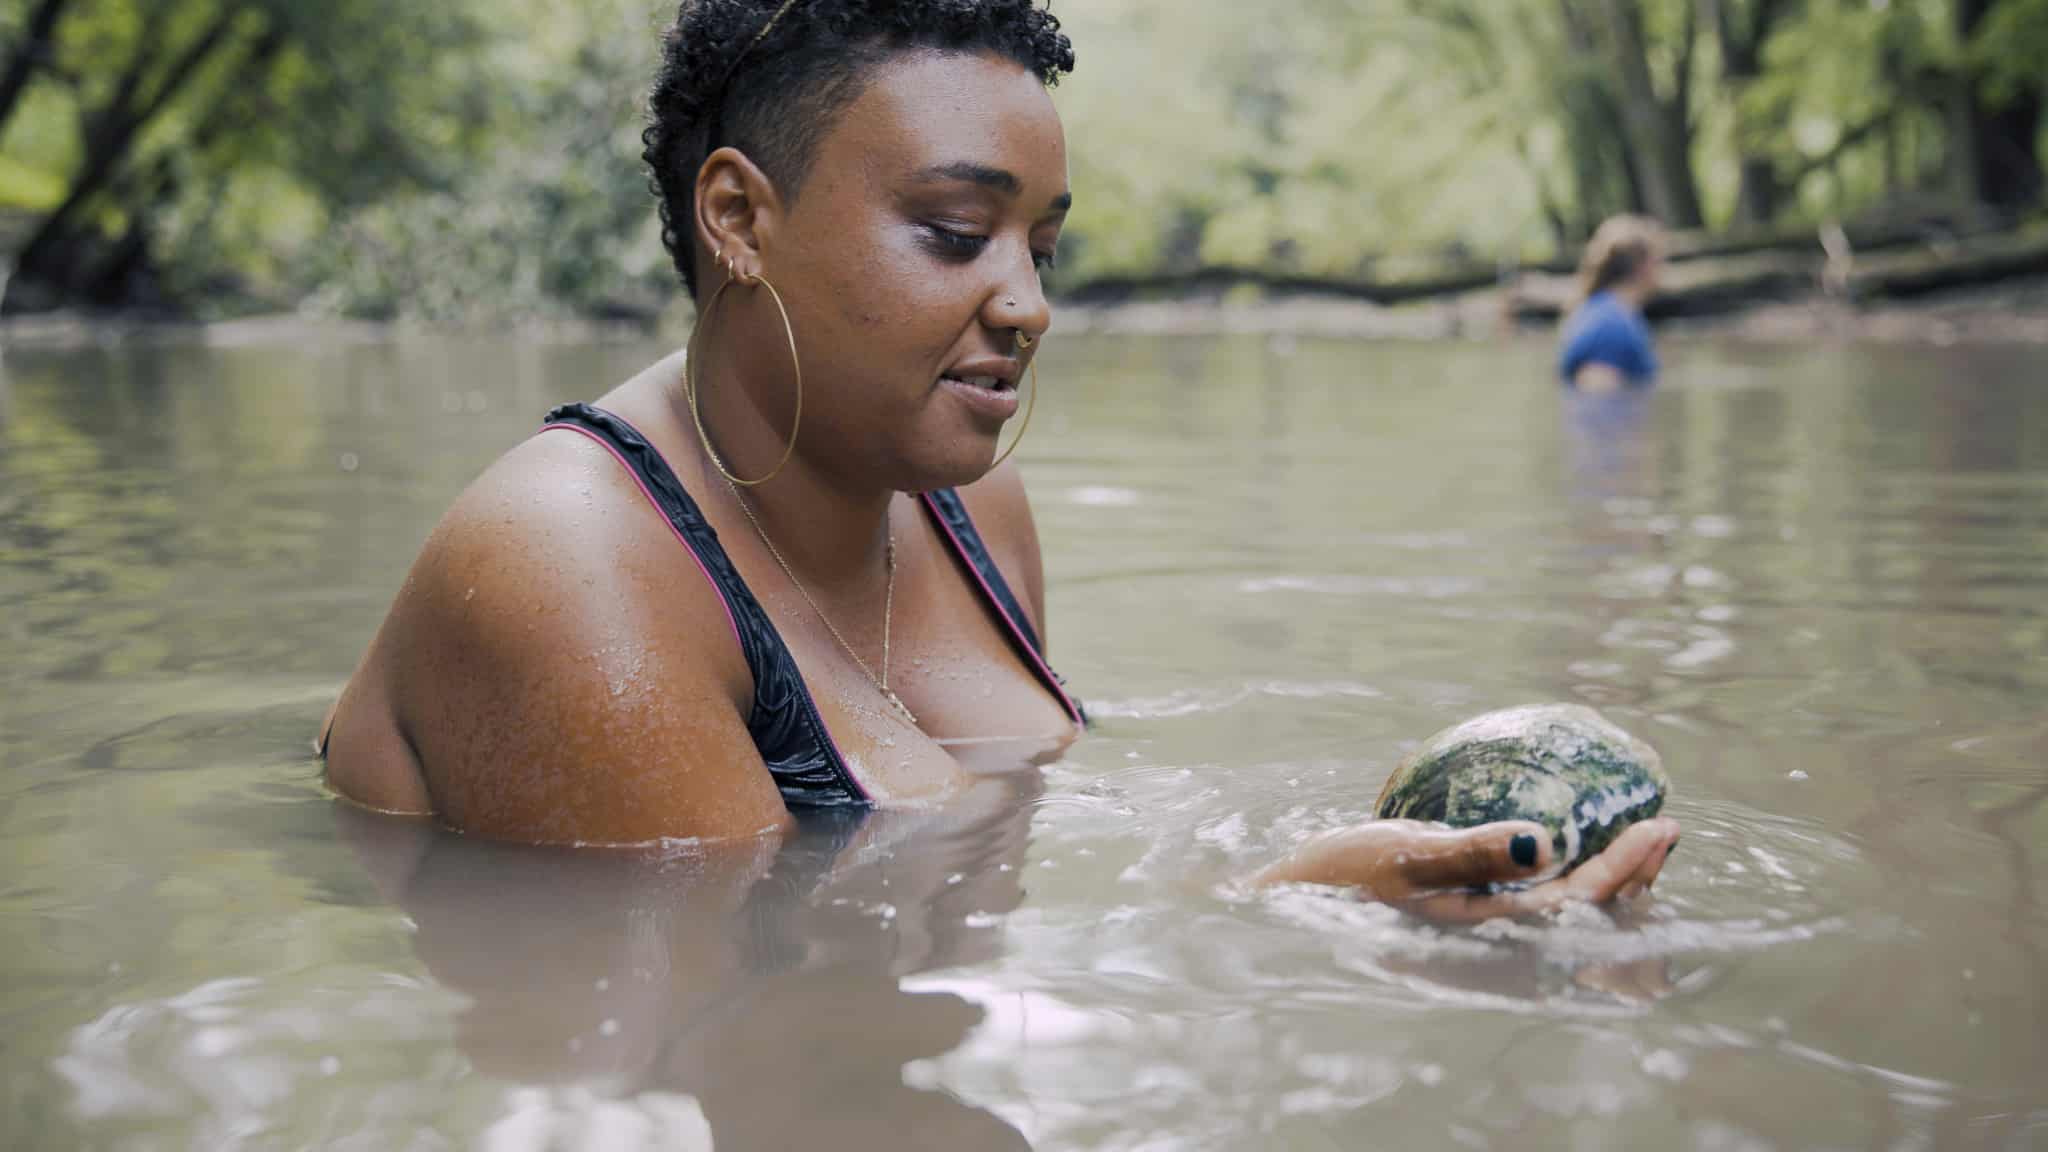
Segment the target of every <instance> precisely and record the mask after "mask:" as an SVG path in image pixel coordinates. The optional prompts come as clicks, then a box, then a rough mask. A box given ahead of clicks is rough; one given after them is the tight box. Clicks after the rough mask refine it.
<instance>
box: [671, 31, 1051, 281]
mask: <svg viewBox="0 0 2048 1152" xmlns="http://www.w3.org/2000/svg"><path fill="white" fill-rule="evenodd" d="M783 7H784V4H783V0H682V4H681V6H680V7H679V8H678V9H677V11H676V19H675V23H674V24H672V25H671V26H670V27H669V29H668V32H667V34H666V35H665V36H664V37H663V40H662V52H661V66H660V69H659V70H658V71H657V72H656V74H655V78H654V90H653V92H652V93H651V94H650V95H649V98H648V122H647V128H646V130H645V131H643V132H642V133H641V135H640V139H641V142H642V143H643V144H645V145H646V150H645V151H644V152H642V153H641V158H642V159H644V160H645V161H646V162H647V166H648V167H649V168H650V169H652V171H653V175H654V179H653V184H654V193H655V196H656V198H657V199H658V202H659V205H660V211H661V242H662V245H663V246H664V247H666V248H667V249H668V254H669V259H670V260H671V261H673V262H674V264H675V267H676V272H677V273H678V274H679V275H681V276H682V278H683V284H684V285H685V286H686V287H687V288H688V289H689V290H690V291H691V292H692V293H695V292H696V290H697V277H696V272H695V269H694V268H693V266H692V250H691V245H690V239H689V222H690V216H691V211H692V207H693V204H694V200H695V195H696V183H697V170H698V168H699V167H701V166H702V165H703V163H704V158H705V157H706V156H709V155H710V154H711V153H712V152H713V151H715V150H717V149H718V148H721V147H725V146H727V145H731V146H733V147H736V148H738V149H740V150H741V151H742V152H745V153H746V154H747V156H748V157H749V158H750V159H752V160H753V161H754V163H756V164H758V165H760V166H761V170H762V171H763V172H765V173H767V174H768V178H769V179H771V180H773V181H775V184H776V187H777V188H778V189H779V190H780V191H781V192H782V194H783V195H784V196H785V197H788V198H790V199H792V200H793V199H794V198H795V197H796V196H797V194H798V193H799V191H800V190H801V189H802V187H803V181H804V176H805V174H806V172H807V171H808V169H809V167H810V163H811V159H812V157H813V154H814V153H815V152H816V150H817V147H818V144H819V142H820V141H822V140H823V139H824V137H825V133H826V132H827V131H828V130H829V129H830V128H831V126H832V123H833V121H834V119H835V118H836V117H837V116H838V114H839V113H841V112H843V111H845V110H846V108H847V106H848V105H850V104H852V103H853V101H854V100H855V99H857V98H858V97H859V96H860V94H861V92H862V90H863V89H864V87H865V86H866V81H867V79H868V77H869V75H870V74H871V73H872V72H873V70H874V68H875V67H876V66H877V65H879V64H881V63H883V62H884V61H886V60H888V59H889V58H891V57H892V56H895V55H896V54H898V53H901V52H905V51H911V50H915V49H920V48H924V49H938V50H941V51H951V52H988V53H993V54H995V55H998V56H1001V57H1004V58H1006V59H1009V60H1013V61H1015V62H1016V63H1017V64H1018V65H1019V66H1021V67H1023V68H1027V69H1029V70H1030V71H1031V72H1033V73H1035V74H1036V75H1037V76H1038V78H1039V80H1040V81H1042V82H1043V83H1045V84H1046V85H1047V86H1051V85H1053V84H1056V83H1058V82H1059V78H1060V76H1062V75H1063V74H1065V73H1068V72H1071V71H1073V69H1074V46H1073V44H1072V43H1071V42H1070V41H1069V40H1068V39H1067V37H1066V36H1065V35H1064V34H1062V33H1061V32H1060V22H1059V19H1058V18H1057V17H1055V16H1054V15H1053V14H1052V13H1051V12H1049V11H1047V10H1046V9H1044V8H1041V7H1039V6H1038V4H1037V3H1036V0H796V2H795V3H793V4H791V5H790V6H789V7H788V10H787V11H785V12H783V13H782V15H781V18H780V19H779V20H778V19H775V17H776V14H777V12H778V10H781V9H782V8H783ZM771 20H774V24H773V27H770V23H769V22H770V21H771ZM764 28H766V29H768V34H767V35H766V36H765V37H761V32H762V29H764ZM757 37H760V40H759V42H758V43H756V42H755V41H756V38H757Z"/></svg>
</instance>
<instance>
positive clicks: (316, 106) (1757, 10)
mask: <svg viewBox="0 0 2048 1152" xmlns="http://www.w3.org/2000/svg"><path fill="white" fill-rule="evenodd" d="M1962 2H1963V0H1265V2H1262V3H1259V4H1245V3H1240V2H1237V0H1092V2H1090V3H1087V4H1074V5H1067V4H1062V5H1061V6H1060V12H1061V16H1062V18H1063V19H1064V20H1065V21H1066V24H1067V28H1068V30H1069V32H1070V33H1071V34H1072V35H1073V37H1074V39H1075V43H1076V46H1077V49H1078V53H1079V56H1080V67H1079V70H1078V71H1077V72H1076V73H1075V74H1074V76H1073V77H1071V78H1070V79H1069V80H1068V81H1067V82H1066V83H1065V84H1063V85H1062V87H1061V88H1060V89H1059V91H1058V93H1057V95H1056V99H1057V101H1058V104H1059V106H1060V108H1061V110H1062V113H1063V115H1064V116H1065V118H1066V121H1067V124H1068V134H1069V147H1070V152H1069V158H1070V165H1071V170H1072V178H1073V182H1074V188H1075V193H1076V200H1077V204H1076V210H1075V215H1074V217H1073V220H1072V222H1071V224H1070V227H1069V233H1068V238H1067V241H1066V244H1065V249H1066V250H1065V251H1064V252H1063V255H1062V264H1061V271H1060V273H1059V276H1060V280H1061V283H1063V284H1068V285H1072V284H1077V283H1081V282H1084V281H1086V280H1088V279H1090V278H1093V277H1098V276H1103V275H1111V274H1116V275H1132V274H1136V275H1143V274H1146V273H1151V272H1161V271H1186V270H1190V269H1193V268H1196V267H1199V266H1203V265H1213V264H1228V265H1244V266H1257V267H1261V268H1264V269H1268V270H1274V271H1285V272H1290V273H1300V274H1308V275H1325V276H1355V275H1392V274H1399V273H1400V272H1401V271H1402V270H1403V269H1404V268H1407V267H1409V266H1412V265H1417V264H1422V265H1430V264H1437V263H1443V262H1452V263H1470V262H1474V261H1479V262H1491V261H1511V260H1517V259H1527V258H1532V257H1545V256H1548V255H1551V254H1552V253H1555V252H1557V251H1558V250H1560V249H1561V248H1566V247H1568V246H1569V245H1571V244H1572V243H1574V242H1575V241H1576V240H1577V239H1579V238H1581V237H1583V236H1584V235H1585V234H1586V233H1587V232H1588V231H1589V230H1590V229H1591V228H1592V227H1593V226H1594V225H1595V224H1597V223H1598V221H1599V220H1600V219H1601V218H1603V217H1604V216H1606V215H1608V214H1611V213H1613V212H1618V211H1627V210H1640V209H1642V208H1643V207H1644V206H1645V204H1646V197H1649V198H1650V199H1655V198H1656V197H1654V196H1651V195H1650V194H1651V193H1652V192H1656V193H1658V194H1660V195H1663V196H1664V197H1665V199H1667V200H1668V199H1670V198H1671V197H1672V196H1673V195H1678V194H1681V193H1682V194H1684V195H1679V199H1684V197H1685V196H1690V197H1692V198H1693V199H1694V200H1695V201H1696V202H1697V203H1699V204H1700V205H1701V206H1702V207H1703V209H1704V217H1705V220H1706V223H1707V225H1708V226H1709V227H1710V228H1733V227H1755V226H1762V225H1778V226H1797V225H1805V224H1812V223H1816V222H1818V221H1820V220H1822V219H1826V218H1831V217H1839V216H1846V215H1855V214H1858V213H1865V212H1870V211H1875V210H1879V209H1882V208H1883V207H1884V206H1886V205H1888V204H1892V203H1896V202H1901V201H1912V202H1917V201H1923V200H1926V199H1927V198H1930V197H1935V196H1953V195H1957V194H1960V195H1963V196H1965V197H1967V196H1969V195H1971V194H1972V193H1973V190H1972V189H1971V188H1969V187H1967V180H1965V179H1963V178H1962V177H1959V176H1958V175H1957V164H1956V163H1955V158H1956V157H1957V156H1958V155H1961V153H1959V152H1958V150H1957V149H1958V145H1957V144H1956V140H1955V133H1956V132H1957V131H1958V127H1957V120H1956V109H1957V107H1958V104H1957V101H1956V93H1957V92H1958V91H1969V92H1972V93H1974V94H1975V97H1974V98H1975V99H1976V100H1977V101H1978V102H1979V103H1980V104H1982V105H1983V106H1984V107H1998V106H2003V105H2007V104H2011V103H2013V102H2021V103H2022V104H2024V102H2025V101H2028V100H2032V101H2036V102H2038V101H2039V100H2040V98H2041V92H2042V85H2043V68H2042V65H2041V61H2042V60H2044V59H2048V0H1992V2H1991V3H1990V4H1989V5H1988V8H1987V10H1986V11H1985V14H1984V17H1983V19H1982V20H1981V21H1980V22H1979V23H1978V25H1977V26H1976V27H1975V28H1974V30H1969V31H1967V34H1965V33H1964V32H1959V30H1958V29H1959V20H1958V10H1957V5H1958V4H1959V3H1962ZM53 3H54V4H55V9H54V10H55V11H58V12H59V13H60V15H59V18H58V19H57V20H56V21H55V23H54V25H53V27H54V33H53V36H52V38H51V41H50V44H49V45H48V49H47V51H46V52H43V53H42V54H41V55H37V56H34V57H33V60H34V64H35V67H34V68H32V69H30V70H29V72H27V73H25V74H26V75H29V76H30V78H31V79H30V82H29V83H28V85H27V87H26V88H25V89H24V90H23V91H22V92H21V94H20V98H19V99H18V100H16V101H14V102H13V103H12V106H11V107H10V106H8V105H7V103H6V102H5V100H4V99H0V215H13V216H16V217H21V218H26V219H30V220H32V221H35V220H40V221H42V222H44V223H45V224H47V223H49V222H50V221H52V220H55V221H56V223H57V224H58V225H60V227H54V228H45V229H43V231H45V232H48V233H50V234H51V237H52V238H45V240H44V242H43V243H42V246H41V247H40V248H34V247H33V246H31V249H29V250H25V251H24V252H23V253H20V255H22V256H23V258H24V260H25V262H26V263H28V264H33V263H35V260H36V259H41V260H42V261H43V263H42V265H41V272H40V275H42V276H43V277H44V278H45V279H49V280H51V281H53V282H55V283H56V284H57V285H58V286H59V288H61V289H62V291H63V292H65V293H71V294H74V295H84V296H87V297H90V298H107V299H114V300H127V299H133V298H134V296H135V293H136V291H137V289H136V288H135V284H136V283H137V280H136V277H137V276H138V275H140V274H142V273H146V274H147V276H146V278H145V280H144V281H142V282H143V283H147V284H154V285H155V290H156V291H157V293H158V294H159V295H161V296H163V297H166V298H168V299H170V300H172V301H175V302H177V303H179V304H181V305H182V306H184V307H187V308H196V309H198V310H201V311H207V310H216V311H218V310H222V309H229V308H236V307H251V306H278V305H282V304H291V303H296V302H309V303H310V304H311V306H313V307H316V308H321V309H328V310H335V311H341V312H347V313H352V314H368V315H379V316H395V315H417V316H422V317H426V318H431V319H443V320H445V319H462V318H468V317H475V316H479V315H493V314H496V315H503V314H508V313H509V314H513V315H526V314H538V313H548V312H558V311H579V312H591V311H598V312H606V313H629V314H647V313H651V312H653V311H656V310H658V309H659V308H660V307H661V306H662V304H663V302H664V301H665V299H666V298H667V297H668V296H669V295H670V293H671V292H672V287H671V281H672V277H671V274H670V272H669V270H668V267H667V260H666V256H665V254H664V253H663V252H662V251H661V248H660V244H659V239H658V235H657V233H656V223H655V217H654V212H653V206H652V201H651V198H650V197H649V195H648V193H647V189H646V179H645V176H644V173H643V171H642V169H641V165H640V161H639V158H638V157H639V150H640V144H639V139H638V132H639V128H640V123H641V118H640V102H641V94H642V90H643V88H644V85H645V84H646V82H647V80H648V78H649V76H650V75H651V70H652V65H653V61H654V56H655V51H656V47H657V37H658V32H659V27H660V25H661V23H662V21H663V18H664V17H665V16H667V15H668V14H669V10H670V5H669V0H433V2H432V3H420V2H418V0H321V2H320V3H307V2H305V0H0V75H4V70H5V69H6V68H7V67H8V66H9V64H10V62H11V61H14V60H16V59H17V58H18V57H20V54H21V52H22V50H23V47H24V45H27V44H29V43H30V41H31V40H32V39H33V32H32V27H33V22H34V18H35V16H36V14H37V13H38V12H42V11H43V10H45V9H46V8H47V7H48V6H50V5H52V4H53ZM209 37H211V39H209ZM199 48H204V49H205V51H204V52H203V53H200V54H199V58H198V59H197V61H196V63H195V64H194V66H193V67H191V68H189V69H187V70H185V71H183V72H181V71H180V63H181V60H182V59H183V58H184V56H185V55H186V54H187V53H188V52H191V51H197V50H198V49H199ZM23 58H26V57H23ZM4 91H5V90H4V85H0V97H4ZM1646 110H1647V112H1648V115H1644V114H1643V113H1644V112H1645V111H1646ZM2011 123H2017V124H2019V125H2020V126H2021V129H2022V130H2023V129H2024V126H2025V124H2026V123H2027V121H2026V120H2025V118H2024V117H2020V118H2017V119H2013V120H2012V121H2011ZM2038 144H2039V142H2038V141H2031V142H2027V144H2026V146H2027V147H2032V148H2034V149H2035V152H2034V154H2035V155H2036V156H2038ZM2003 146H2004V147H2005V148H2006V150H2007V151H2008V152H2010V151H2011V150H2012V148H2013V147H2015V146H2016V145H2014V144H2013V142H2011V141H2006V142H2005V143H2004V145H2003ZM109 154H111V158H110V155H109ZM1659 182H1662V185H1663V187H1661V188H1658V187H1653V186H1655V185H1658V183H1659ZM6 231H7V230H6V229H0V233H5V232H6ZM67 262H68V263H67ZM32 270H33V269H32ZM117 274H118V275H117ZM124 277H125V278H124ZM17 279H20V277H17ZM94 293H97V294H98V295H97V296H95V295H94Z"/></svg>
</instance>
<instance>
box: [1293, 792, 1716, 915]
mask: <svg viewBox="0 0 2048 1152" xmlns="http://www.w3.org/2000/svg"><path fill="white" fill-rule="evenodd" d="M1676 843H1678V822H1677V821H1676V820H1672V819H1670V818H1669V817H1659V818H1657V819H1654V820H1645V821H1643V822H1642V823H1640V824H1637V825H1635V826H1634V827H1632V828H1630V829H1628V830H1627V831H1626V832H1623V833H1622V834H1621V835H1620V836H1619V837H1616V838H1615V841H1614V843H1612V844H1610V845H1608V846H1607V850H1606V851H1604V852H1602V853H1600V854H1599V855H1598V856H1595V857H1593V858H1592V859H1591V860H1588V861H1586V862H1585V863H1583V864H1581V865H1579V866H1578V867H1577V868H1576V869H1574V870H1573V871H1572V872H1571V873H1570V874H1569V875H1566V876H1560V877H1558V878H1557V879H1555V880H1549V881H1546V882H1544V883H1542V884H1538V885H1535V886H1534V887H1530V888H1520V889H1512V890H1508V891H1501V892H1488V891H1485V890H1484V888H1485V886H1487V885H1490V884H1499V883H1513V882H1515V881H1518V880H1527V879H1529V878H1530V877H1532V876H1540V875H1542V874H1543V873H1544V872H1545V871H1547V870H1548V869H1549V868H1550V867H1551V859H1550V833H1549V832H1548V831H1546V830H1545V829H1544V828H1543V826H1542V825H1540V824H1530V823H1524V822H1520V821H1513V822H1504V823H1499V824H1484V825H1481V826H1480V827H1477V828H1445V827H1443V826H1441V825H1437V824H1424V823H1421V822H1419V821H1415V820H1373V821H1370V822H1368V823H1364V824H1359V825H1355V826H1353V827H1350V828H1344V829H1340V830H1339V831H1336V832H1331V833H1328V834H1326V835H1323V836H1318V837H1316V838H1315V839H1314V840H1311V841H1309V842H1308V843H1306V844H1304V845H1302V846H1301V847H1300V848H1299V849H1297V850H1296V851H1295V852H1293V853H1292V854H1290V855H1289V856H1288V857H1287V858H1286V859H1284V860H1281V861H1279V862H1278V863H1276V864H1273V865H1272V866H1271V867H1268V868H1267V869H1266V870H1265V871H1263V872H1261V873H1259V874H1258V875H1257V876H1256V877H1254V882H1255V883H1257V884H1260V885H1266V884H1328V885H1333V886H1336V887H1342V888H1356V889H1358V890H1359V891H1360V892H1362V893H1364V894H1365V895H1367V896H1370V897H1372V898H1373V899H1376V900H1382V901H1385V902H1387V903H1389V904H1399V905H1401V906H1403V907H1405V908H1407V909H1409V910H1410V911H1413V912H1416V913H1418V914H1420V915H1423V916H1427V917H1429V918H1431V919H1435V920H1456V921H1474V920H1490V919H1493V918H1494V917H1496V916H1527V915H1530V914H1531V913H1536V912H1544V911H1548V910H1550V909H1552V908H1556V907H1559V906H1560V905H1563V904H1565V903H1568V902H1571V901H1575V900H1577V901H1585V902H1588V903H1596V904H1597V903H1601V902H1604V901H1607V900H1612V899H1614V898H1615V897H1617V896H1633V895H1635V894H1636V893H1638V892H1642V891H1645V890H1647V889H1648V888H1649V887H1650V885H1651V884H1653V883H1655V882H1656V880H1657V873H1658V872H1659V871H1660V870H1662V869H1663V867H1664V858H1665V857H1666V856H1667V855H1669V854H1670V852H1671V848H1672V846H1673V845H1674V844H1676Z"/></svg>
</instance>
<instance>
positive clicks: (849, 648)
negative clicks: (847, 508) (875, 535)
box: [725, 479, 917, 728]
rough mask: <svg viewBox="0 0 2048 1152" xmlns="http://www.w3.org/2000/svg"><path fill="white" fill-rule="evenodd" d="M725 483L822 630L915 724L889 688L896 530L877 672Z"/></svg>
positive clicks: (890, 553) (735, 487)
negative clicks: (820, 622)
mask: <svg viewBox="0 0 2048 1152" xmlns="http://www.w3.org/2000/svg"><path fill="white" fill-rule="evenodd" d="M725 486H726V488H727V489H728V490H730V491H731V492H732V499H733V503H735V504H738V505H739V506H740V511H741V512H742V513H745V514H746V517H747V523H749V524H752V525H753V526H754V534H755V535H756V536H759V537H760V538H761V543H763V544H765V545H767V546H768V554H769V555H770V556H773V557H775V563H776V564H777V565H779V566H780V567H781V568H782V574H783V575H785V576H787V577H789V582H790V584H792V585H794V586H795V588H796V591H797V595H799V596H802V597H803V598H804V603H806V604H809V605H810V606H811V611H813V612H815V613H817V614H818V619H820V620H822V621H824V622H825V630H826V631H828V632H830V633H832V638H833V639H834V640H837V641H839V646H840V647H841V648H844V649H845V650H846V654H847V655H848V656H851V657H852V658H853V662H854V664H856V665H858V666H859V668H860V670H861V671H862V672H863V673H865V674H866V675H867V678H868V683H870V684H873V685H874V686H875V689H876V690H877V691H879V692H880V693H881V694H882V696H883V698H884V699H886V700H888V701H889V703H890V704H892V705H894V706H895V708H896V711H898V712H900V713H902V714H903V718H904V719H905V720H908V721H909V722H910V726H911V727H913V728H915V727H917V716H916V715H915V714H913V713H912V712H911V711H910V706H909V705H908V704H905V703H904V702H903V698H902V697H900V696H898V695H896V693H895V692H893V691H891V690H890V688H889V633H890V632H891V631H892V630H893V629H894V625H895V615H896V534H895V533H894V532H891V533H889V550H888V553H887V556H888V559H887V568H888V572H889V581H888V588H887V591H885V592H884V593H883V594H882V674H881V675H880V676H877V675H875V670H874V669H873V668H870V667H868V662H867V661H865V660H863V659H861V658H860V653H859V652H856V651H854V648H853V645H851V644H849V643H847V642H846V637H844V636H842V635H840V634H839V629H838V628H836V627H834V626H833V624H832V618H831V617H830V616H827V615H825V610H824V609H823V608H820V607H818V602H817V601H816V600H813V599H812V598H811V593H810V590H809V589H807V588H805V587H804V582H803V581H801V580H799V579H797V578H796V569H794V568H791V567H790V566H789V561H787V560H784V559H783V558H782V550H781V549H779V548H777V547H776V546H775V541H773V540H770V539H769V538H768V530H767V529H766V528H763V527H761V521H760V520H759V519H758V518H757V517H756V516H755V515H754V510H753V509H752V508H750V507H748V506H747V501H746V498H745V497H743V496H741V495H740V490H739V486H738V485H736V484H734V483H733V482H732V481H731V480H730V479H728V480H726V482H725Z"/></svg>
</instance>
